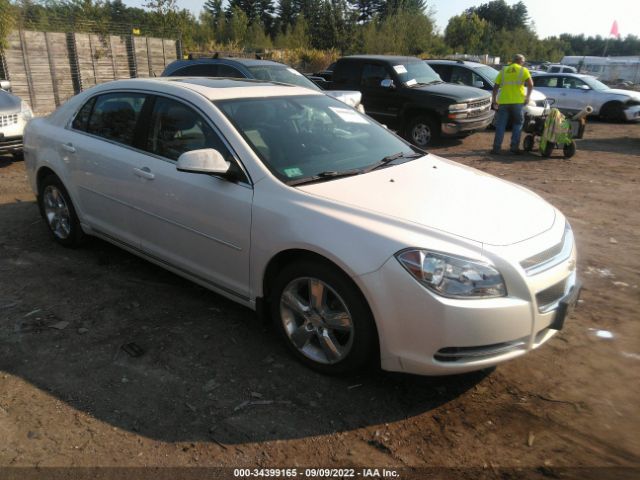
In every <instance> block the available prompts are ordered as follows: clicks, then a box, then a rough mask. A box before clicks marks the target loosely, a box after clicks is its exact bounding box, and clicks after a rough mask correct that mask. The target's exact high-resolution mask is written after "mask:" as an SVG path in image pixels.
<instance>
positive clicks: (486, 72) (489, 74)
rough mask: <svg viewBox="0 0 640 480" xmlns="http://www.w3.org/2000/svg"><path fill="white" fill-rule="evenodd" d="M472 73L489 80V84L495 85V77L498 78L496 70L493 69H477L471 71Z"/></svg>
mask: <svg viewBox="0 0 640 480" xmlns="http://www.w3.org/2000/svg"><path fill="white" fill-rule="evenodd" d="M473 71H474V72H476V73H477V74H478V75H481V76H483V77H485V78H487V79H489V80H491V83H495V82H496V77H497V76H498V73H500V72H498V70H496V69H495V68H493V67H486V66H485V67H477V68H474V69H473Z"/></svg>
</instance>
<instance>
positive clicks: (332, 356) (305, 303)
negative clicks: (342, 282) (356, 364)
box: [280, 277, 354, 365]
mask: <svg viewBox="0 0 640 480" xmlns="http://www.w3.org/2000/svg"><path fill="white" fill-rule="evenodd" d="M280 318H281V319H282V324H283V326H284V331H285V333H286V334H287V337H288V338H289V341H290V342H291V343H292V345H293V346H294V347H295V348H296V349H297V350H298V351H299V352H300V353H301V354H302V355H304V356H305V357H307V358H309V359H310V360H313V361H314V362H318V363H321V364H325V365H326V364H335V363H338V362H340V361H341V360H343V359H344V358H346V357H347V355H348V354H349V352H350V351H351V348H352V346H353V336H354V327H353V319H352V316H351V313H350V312H349V309H348V307H347V305H346V303H345V301H344V300H343V299H342V298H341V297H340V295H338V293H337V292H336V291H335V290H334V289H333V288H331V286H329V285H328V284H326V283H325V282H323V281H322V280H319V279H317V278H313V277H302V278H296V279H294V280H292V281H291V282H289V284H288V285H287V286H286V287H285V288H284V290H283V291H282V295H281V296H280Z"/></svg>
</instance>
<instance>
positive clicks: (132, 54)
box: [124, 35, 138, 78]
mask: <svg viewBox="0 0 640 480" xmlns="http://www.w3.org/2000/svg"><path fill="white" fill-rule="evenodd" d="M124 43H125V46H126V49H127V61H128V63H129V76H130V77H131V78H137V77H138V60H137V59H136V46H135V39H134V37H133V35H127V36H126V37H125V39H124Z"/></svg>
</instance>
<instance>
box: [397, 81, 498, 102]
mask: <svg viewBox="0 0 640 480" xmlns="http://www.w3.org/2000/svg"><path fill="white" fill-rule="evenodd" d="M406 88H408V89H410V90H411V91H415V92H420V93H423V92H424V93H428V94H430V95H433V94H435V95H440V96H441V97H448V98H452V99H454V100H455V101H456V102H461V101H464V100H477V99H481V98H487V97H490V96H491V94H490V93H489V92H485V91H484V90H480V89H479V88H476V87H468V86H466V85H455V84H453V83H434V84H433V85H420V86H415V87H406Z"/></svg>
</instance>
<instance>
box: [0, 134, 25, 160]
mask: <svg viewBox="0 0 640 480" xmlns="http://www.w3.org/2000/svg"><path fill="white" fill-rule="evenodd" d="M20 151H22V135H20V136H16V137H4V136H2V135H0V155H2V154H5V153H13V152H20Z"/></svg>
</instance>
